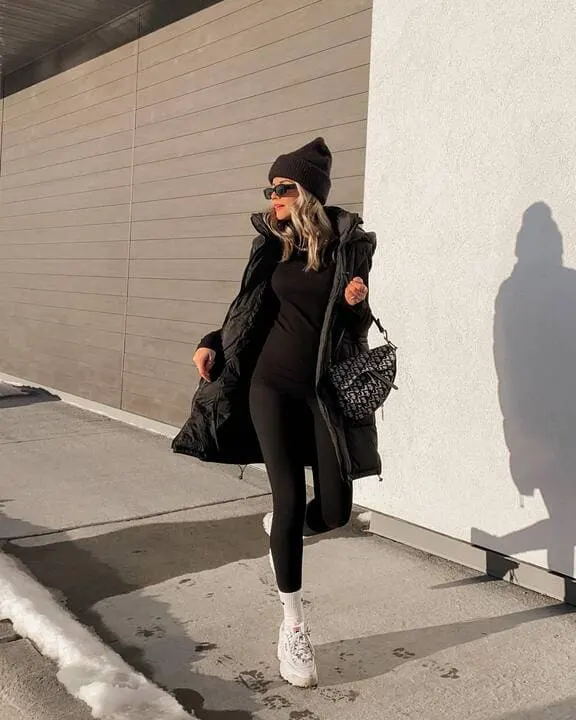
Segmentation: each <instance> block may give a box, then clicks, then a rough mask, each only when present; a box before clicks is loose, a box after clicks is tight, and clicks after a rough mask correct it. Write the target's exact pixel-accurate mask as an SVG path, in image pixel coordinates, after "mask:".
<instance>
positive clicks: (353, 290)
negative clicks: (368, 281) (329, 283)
mask: <svg viewBox="0 0 576 720" xmlns="http://www.w3.org/2000/svg"><path fill="white" fill-rule="evenodd" d="M367 297H368V288H367V287H366V285H365V284H364V280H362V278H361V277H355V278H352V280H350V282H349V283H348V285H347V286H346V289H345V290H344V299H345V300H346V302H347V303H348V305H358V303H361V302H362V301H363V300H366V298H367Z"/></svg>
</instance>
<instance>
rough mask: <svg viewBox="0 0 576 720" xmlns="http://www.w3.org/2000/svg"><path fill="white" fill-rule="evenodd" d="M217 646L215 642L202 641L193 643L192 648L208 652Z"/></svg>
mask: <svg viewBox="0 0 576 720" xmlns="http://www.w3.org/2000/svg"><path fill="white" fill-rule="evenodd" d="M217 647H218V645H216V644H215V643H209V642H204V643H198V644H197V645H195V646H194V650H196V652H209V651H210V650H216V649H217Z"/></svg>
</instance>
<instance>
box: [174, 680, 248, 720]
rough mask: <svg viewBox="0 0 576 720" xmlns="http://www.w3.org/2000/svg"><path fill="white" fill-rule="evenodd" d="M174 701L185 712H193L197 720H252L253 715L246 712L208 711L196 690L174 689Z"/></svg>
mask: <svg viewBox="0 0 576 720" xmlns="http://www.w3.org/2000/svg"><path fill="white" fill-rule="evenodd" d="M173 695H174V697H175V698H176V700H177V701H178V702H179V703H180V705H182V707H183V708H184V710H186V712H193V713H194V714H195V715H196V717H197V718H198V720H253V718H254V715H253V714H252V713H251V712H248V711H247V710H208V709H206V708H205V707H204V705H205V702H206V701H205V700H204V698H203V697H202V695H200V693H199V692H196V690H192V689H191V688H176V689H175V690H173Z"/></svg>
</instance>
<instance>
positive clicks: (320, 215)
mask: <svg viewBox="0 0 576 720" xmlns="http://www.w3.org/2000/svg"><path fill="white" fill-rule="evenodd" d="M296 186H297V188H298V193H299V195H298V199H297V200H296V202H295V203H294V204H293V205H292V208H291V218H290V221H288V222H286V221H284V220H278V218H277V217H276V214H275V213H274V212H272V211H268V212H267V213H265V214H264V220H265V222H266V224H267V225H268V227H269V228H270V230H271V231H272V232H273V233H274V235H276V237H279V238H280V240H281V241H282V262H286V260H288V259H289V258H290V256H291V255H292V253H293V252H294V249H295V248H296V247H298V246H299V244H302V245H305V247H306V249H307V250H308V262H307V264H306V270H320V268H321V267H322V264H323V262H324V261H325V254H326V249H327V248H328V246H329V245H330V243H331V242H332V240H333V238H334V231H333V229H332V225H331V223H330V220H329V219H328V216H327V215H326V211H325V210H324V207H323V205H322V203H321V202H320V201H319V200H318V199H317V198H316V197H314V195H312V194H311V193H309V192H308V190H305V189H304V188H303V187H302V186H301V185H300V184H298V183H296Z"/></svg>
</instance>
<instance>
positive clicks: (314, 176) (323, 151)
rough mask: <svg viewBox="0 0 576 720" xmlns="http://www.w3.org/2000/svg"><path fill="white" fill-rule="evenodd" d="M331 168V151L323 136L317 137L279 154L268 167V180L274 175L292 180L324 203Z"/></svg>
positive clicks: (329, 184)
mask: <svg viewBox="0 0 576 720" xmlns="http://www.w3.org/2000/svg"><path fill="white" fill-rule="evenodd" d="M331 168H332V153H331V152H330V150H329V149H328V147H327V145H326V143H325V142H324V138H321V137H319V138H316V140H313V141H312V142H310V143H308V144H307V145H304V147H301V148H299V149H298V150H294V152H291V153H287V154H286V155H280V157H279V158H278V159H277V160H276V162H275V163H274V165H272V167H271V168H270V173H269V175H268V179H269V180H270V182H272V181H273V180H274V178H275V177H281V178H287V179H289V180H294V182H297V183H299V184H300V185H302V187H303V188H304V189H305V190H308V192H310V193H312V195H314V197H317V198H318V200H320V202H321V203H322V205H325V204H326V200H327V199H328V193H329V192H330V186H331V184H332V183H331V182H330V169H331Z"/></svg>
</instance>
